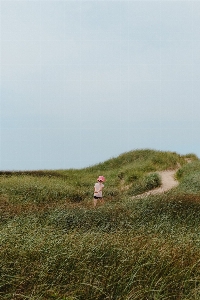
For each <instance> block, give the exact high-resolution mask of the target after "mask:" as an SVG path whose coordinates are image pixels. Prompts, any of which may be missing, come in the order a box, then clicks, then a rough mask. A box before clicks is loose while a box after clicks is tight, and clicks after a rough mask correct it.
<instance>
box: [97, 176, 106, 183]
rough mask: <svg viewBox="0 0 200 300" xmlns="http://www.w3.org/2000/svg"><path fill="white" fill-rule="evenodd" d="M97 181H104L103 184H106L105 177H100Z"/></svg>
mask: <svg viewBox="0 0 200 300" xmlns="http://www.w3.org/2000/svg"><path fill="white" fill-rule="evenodd" d="M97 180H98V181H103V182H104V181H105V180H106V179H105V177H104V176H99V177H98V178H97Z"/></svg>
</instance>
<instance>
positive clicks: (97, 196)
mask: <svg viewBox="0 0 200 300" xmlns="http://www.w3.org/2000/svg"><path fill="white" fill-rule="evenodd" d="M97 181H98V182H96V183H95V185H94V199H93V200H94V207H96V205H97V201H99V200H100V201H101V202H102V203H103V195H102V190H103V188H104V184H103V182H104V181H105V177H104V176H99V177H98V178H97Z"/></svg>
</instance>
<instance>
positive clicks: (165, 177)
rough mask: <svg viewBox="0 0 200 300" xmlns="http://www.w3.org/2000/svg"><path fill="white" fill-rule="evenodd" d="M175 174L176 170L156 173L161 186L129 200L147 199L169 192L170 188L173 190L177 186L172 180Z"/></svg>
mask: <svg viewBox="0 0 200 300" xmlns="http://www.w3.org/2000/svg"><path fill="white" fill-rule="evenodd" d="M176 172H177V169H176V170H166V171H159V172H156V173H158V174H159V175H160V177H161V182H162V184H161V186H160V187H159V188H156V189H153V190H150V191H148V192H145V193H143V194H140V195H137V196H133V197H131V198H132V199H135V198H143V197H147V196H149V195H157V194H162V193H164V192H166V191H169V190H171V189H172V188H174V187H176V186H177V185H178V181H177V180H176V179H175V178H174V176H175V174H176Z"/></svg>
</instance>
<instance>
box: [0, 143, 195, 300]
mask: <svg viewBox="0 0 200 300" xmlns="http://www.w3.org/2000/svg"><path fill="white" fill-rule="evenodd" d="M188 159H190V160H191V162H190V163H187V160H188ZM177 168H179V170H178V171H177V175H176V177H177V179H178V180H179V182H180V184H179V186H178V187H177V188H175V189H173V190H171V191H170V192H167V193H165V194H162V195H156V196H149V197H147V198H144V199H134V200H133V199H131V196H133V195H136V194H139V193H142V192H144V191H147V190H149V189H152V188H155V187H157V186H159V185H160V183H161V182H160V178H159V175H158V174H157V173H156V171H160V170H165V169H177ZM99 175H104V176H105V177H106V183H105V191H104V195H105V204H104V205H103V206H100V207H98V208H97V209H93V206H92V195H93V186H94V183H95V181H96V178H97V177H98V176H99ZM0 220H1V222H0V247H1V249H0V250H1V252H0V262H1V271H0V299H9V300H11V299H12V300H14V299H20V300H21V299H31V300H46V299H57V300H75V299H76V300H86V299H88V300H101V299H109V300H111V299H119V300H122V299H123V300H130V299H138V300H142V299H144V300H150V299H174V300H177V299H185V300H186V299H191V300H193V299H200V286H199V284H200V259H199V257H200V236H199V232H200V161H199V159H198V158H197V157H196V156H195V155H194V154H188V155H186V156H181V155H179V154H177V153H174V152H173V153H172V152H162V151H154V150H148V149H145V150H136V151H131V152H128V153H124V154H122V155H120V156H118V157H116V158H112V159H109V160H107V161H105V162H102V163H100V164H97V165H94V166H91V167H88V168H85V169H80V170H75V169H70V170H54V171H53V170H49V171H47V170H46V171H42V170H39V171H26V172H0Z"/></svg>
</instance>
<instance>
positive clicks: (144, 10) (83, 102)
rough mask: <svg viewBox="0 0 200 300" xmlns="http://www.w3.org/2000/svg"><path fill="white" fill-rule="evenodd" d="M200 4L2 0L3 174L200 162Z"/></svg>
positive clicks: (0, 142)
mask: <svg viewBox="0 0 200 300" xmlns="http://www.w3.org/2000/svg"><path fill="white" fill-rule="evenodd" d="M199 29H200V1H192V0H191V1H190V0H188V1H187V0H186V1H181V0H179V1H175V0H173V1H165V0H157V1H151V0H149V1H147V0H146V1H144V0H139V1H135V0H129V1H127V0H119V1H118V0H112V1H110V0H90V1H84V0H79V1H78V0H72V1H69V0H62V1H61V0H53V1H51V0H48V1H47V0H34V1H32V0H23V1H21V0H13V1H12V0H6V1H4V0H1V1H0V170H39V169H40V170H41V169H42V170H44V169H49V170H50V169H69V168H75V169H77V168H84V167H88V166H91V165H94V164H97V163H99V162H102V161H105V160H107V159H109V158H112V157H116V156H118V155H120V154H122V153H124V152H128V151H132V150H136V149H155V150H159V151H172V152H177V153H179V154H183V155H185V154H188V153H194V154H196V155H197V156H198V157H200V142H199V133H200V118H199V112H200V35H199Z"/></svg>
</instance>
